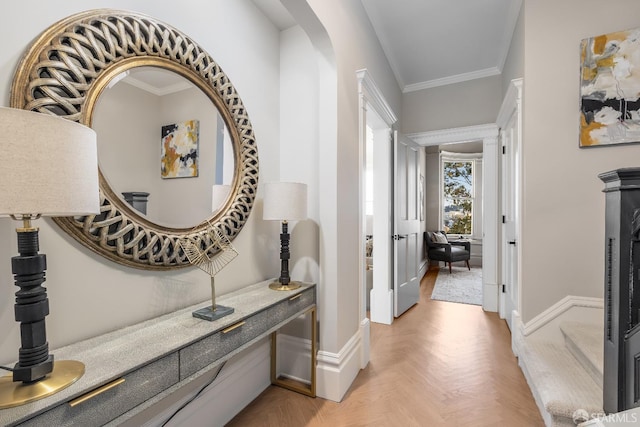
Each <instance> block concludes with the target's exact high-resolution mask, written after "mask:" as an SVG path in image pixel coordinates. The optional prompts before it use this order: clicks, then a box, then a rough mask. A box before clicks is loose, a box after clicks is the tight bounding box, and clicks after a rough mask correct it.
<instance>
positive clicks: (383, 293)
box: [356, 68, 398, 368]
mask: <svg viewBox="0 0 640 427" xmlns="http://www.w3.org/2000/svg"><path fill="white" fill-rule="evenodd" d="M356 77H357V80H358V103H359V108H358V112H359V113H358V120H359V132H358V133H359V135H358V151H359V153H358V158H359V160H358V176H359V178H360V179H359V185H358V200H359V202H358V209H359V214H358V229H359V230H360V232H359V233H358V245H359V246H358V247H359V248H360V250H359V255H358V283H359V289H360V292H359V294H360V297H359V301H360V304H359V305H360V310H359V314H358V315H359V319H360V335H361V338H362V342H363V345H362V349H363V351H362V354H361V367H362V368H364V367H365V366H366V365H367V363H368V362H369V347H370V346H369V330H370V324H369V318H368V317H367V308H366V291H367V284H366V275H365V262H366V260H365V239H364V236H365V233H366V231H365V229H366V214H365V212H366V211H365V204H364V199H365V193H364V190H365V182H364V172H365V153H366V142H367V141H366V138H367V113H368V112H373V113H375V114H376V115H377V116H378V117H379V118H380V119H382V121H383V122H384V124H385V126H386V128H384V129H381V130H379V139H381V140H385V141H386V144H385V146H384V147H381V150H378V151H380V153H381V154H382V156H378V157H379V158H378V159H374V163H376V164H382V166H383V167H382V168H381V169H382V170H380V171H378V170H376V175H377V178H376V182H378V180H380V182H382V183H383V184H385V183H386V185H382V186H381V188H378V187H376V196H377V197H376V199H377V200H382V201H386V205H382V206H381V204H380V203H375V202H374V234H379V232H378V233H376V231H375V230H376V228H378V229H380V228H384V225H385V224H382V223H381V222H380V221H382V220H385V221H387V222H388V215H387V209H388V208H389V206H390V205H391V196H392V194H391V191H392V190H391V187H390V184H389V183H390V182H391V138H392V133H391V131H392V128H393V125H394V124H395V123H396V122H397V121H398V118H397V116H396V114H395V113H394V112H393V109H392V108H391V107H390V106H389V104H388V103H387V101H386V99H385V98H384V96H383V95H382V92H381V91H380V89H379V88H378V86H377V85H376V83H375V81H374V80H373V78H372V77H371V75H370V74H369V72H368V71H367V69H366V68H365V69H362V70H358V71H356ZM378 172H379V173H378ZM380 211H381V213H380V214H379V215H376V212H380ZM376 217H378V220H379V221H378V223H376V219H375V218H376ZM387 228H389V230H388V232H387V233H386V234H387V235H388V236H389V241H390V240H391V230H390V223H389V224H387ZM388 246H389V247H388V248H387V247H385V245H383V244H380V243H378V244H377V245H376V248H375V250H374V263H375V262H376V260H378V259H382V260H384V259H386V260H390V259H391V255H392V254H391V245H390V244H389V245H388ZM385 257H386V258H385ZM379 264H380V263H379ZM387 264H389V265H390V262H387ZM384 267H385V266H384V265H379V266H378V267H376V268H374V269H373V274H374V279H373V280H374V289H373V290H372V292H371V295H370V316H371V321H372V322H379V323H385V324H391V322H392V321H393V289H392V283H390V280H389V279H388V277H390V276H391V272H390V271H389V266H387V268H384ZM379 277H382V279H378V280H377V278H379ZM385 277H387V279H386V280H384V278H385ZM376 285H377V286H376Z"/></svg>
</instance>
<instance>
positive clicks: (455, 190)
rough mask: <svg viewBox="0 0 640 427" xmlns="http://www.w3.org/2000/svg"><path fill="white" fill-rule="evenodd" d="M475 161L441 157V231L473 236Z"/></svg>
mask: <svg viewBox="0 0 640 427" xmlns="http://www.w3.org/2000/svg"><path fill="white" fill-rule="evenodd" d="M475 162H476V161H475V160H474V159H470V160H466V159H450V158H447V157H445V156H443V157H442V181H441V182H442V188H441V192H442V193H441V194H442V198H441V200H442V203H441V208H442V214H441V215H442V216H441V218H442V229H443V230H445V231H446V232H447V233H448V234H460V235H465V236H471V235H473V232H474V229H473V222H474V221H473V220H474V218H473V211H474V201H475V200H474V199H475V197H474V195H475V194H474V190H475V188H474V187H475V186H474V179H475V176H474V174H475Z"/></svg>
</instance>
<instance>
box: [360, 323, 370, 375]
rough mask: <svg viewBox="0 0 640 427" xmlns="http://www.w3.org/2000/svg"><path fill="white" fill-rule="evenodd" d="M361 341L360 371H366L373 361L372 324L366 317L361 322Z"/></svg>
mask: <svg viewBox="0 0 640 427" xmlns="http://www.w3.org/2000/svg"><path fill="white" fill-rule="evenodd" d="M360 339H361V341H362V344H361V345H360V369H364V368H366V367H367V365H368V364H369V360H371V322H370V321H369V319H368V318H366V317H365V318H364V319H362V321H361V322H360Z"/></svg>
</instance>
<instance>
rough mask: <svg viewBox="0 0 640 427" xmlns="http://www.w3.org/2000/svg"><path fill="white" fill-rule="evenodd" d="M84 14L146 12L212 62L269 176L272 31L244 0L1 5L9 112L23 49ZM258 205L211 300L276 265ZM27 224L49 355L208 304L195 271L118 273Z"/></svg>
mask: <svg viewBox="0 0 640 427" xmlns="http://www.w3.org/2000/svg"><path fill="white" fill-rule="evenodd" d="M92 8H119V9H127V10H135V11H138V12H142V13H146V14H148V15H151V16H153V17H155V18H157V19H159V20H162V21H165V22H167V23H170V24H171V25H172V26H174V27H176V28H178V29H180V30H182V31H184V32H185V33H187V34H188V35H189V36H191V37H193V39H194V40H195V41H196V42H197V43H199V44H200V45H201V46H202V47H203V48H204V49H205V50H207V51H208V52H209V53H210V54H211V56H212V57H213V58H214V59H215V60H216V61H217V62H218V63H219V64H220V66H221V67H222V68H223V69H224V71H225V72H226V73H227V74H228V76H229V77H230V79H231V81H232V83H233V84H234V86H235V88H236V89H237V91H238V93H239V94H240V96H241V97H242V100H243V102H244V104H245V106H246V108H247V111H248V112H249V116H250V118H251V121H252V124H253V127H254V131H255V135H256V140H257V143H258V152H259V156H260V180H261V182H265V181H269V180H276V179H277V178H278V175H279V169H278V167H279V160H278V157H279V151H278V138H279V129H278V123H279V114H278V109H279V77H280V76H279V49H280V47H279V31H278V30H277V29H276V28H275V27H274V26H273V24H272V23H271V22H270V21H268V20H267V19H266V18H265V17H264V15H262V13H261V12H259V11H258V9H257V8H256V7H255V6H254V5H253V3H251V2H250V1H248V0H236V1H224V0H214V1H210V2H206V3H203V2H201V1H197V0H184V1H182V2H181V3H180V7H176V6H175V4H173V3H163V2H147V1H144V0H110V1H106V0H51V1H47V2H40V3H39V4H38V11H37V13H35V12H34V10H33V4H30V3H25V2H11V3H7V4H5V5H4V6H3V17H4V20H3V22H4V24H3V31H4V32H5V34H11V37H4V38H2V39H1V40H0V99H1V100H2V104H3V105H6V106H8V105H9V93H10V86H11V81H12V78H13V73H14V69H15V67H16V65H17V63H18V61H19V59H20V57H21V56H22V53H23V51H24V50H25V49H26V48H27V46H28V45H29V43H30V42H31V41H32V40H33V39H34V38H35V37H36V36H37V35H38V34H40V32H41V31H43V30H44V29H45V28H47V27H48V26H49V25H51V24H52V23H53V22H55V21H57V20H59V19H62V18H64V17H66V16H68V15H71V14H73V13H76V12H79V11H84V10H87V9H92ZM25 17H28V19H26V18H25ZM229 34H233V35H234V36H233V37H229ZM239 52H240V54H239ZM256 70H259V72H256ZM2 184H3V185H6V184H5V183H2ZM260 199H261V187H260V188H259V192H258V200H257V203H256V206H255V207H254V211H253V213H252V214H251V216H250V218H249V221H248V223H247V224H246V225H245V228H244V229H243V230H242V232H241V233H240V234H239V236H238V237H237V238H236V240H235V241H234V245H235V246H236V248H237V249H238V251H239V253H240V255H239V257H238V258H236V260H234V262H232V263H231V264H230V265H229V266H228V267H227V268H226V269H225V270H223V271H222V272H221V273H220V274H219V275H218V276H217V280H216V284H217V289H218V293H220V294H222V293H226V292H229V291H231V290H234V289H238V288H240V287H243V286H245V285H248V284H251V283H255V282H257V281H260V280H264V279H266V278H268V277H274V276H275V275H276V274H277V271H278V268H279V264H278V263H273V262H272V260H271V259H269V258H268V257H265V256H264V254H265V253H268V252H269V251H270V250H271V249H270V245H271V244H272V242H273V241H277V239H278V236H277V235H275V236H274V235H273V232H272V229H271V228H269V227H266V226H265V225H264V222H263V221H262V220H261V216H262V208H261V200H260ZM37 225H38V226H39V227H40V240H41V246H40V247H41V251H42V252H43V253H46V254H47V261H48V270H47V282H46V286H47V288H48V292H49V297H50V305H51V314H50V315H49V316H48V317H47V332H48V340H49V343H50V346H51V347H52V348H55V347H59V346H62V345H64V344H67V343H70V342H74V341H78V340H80V339H83V338H86V337H90V336H95V335H98V334H100V333H103V332H106V331H109V330H113V329H117V328H120V327H122V326H125V325H128V324H132V323H135V322H138V321H140V320H143V319H146V318H150V317H154V316H157V315H159V314H162V313H165V312H169V311H172V310H175V309H177V308H179V307H183V306H187V305H189V304H193V303H195V302H197V301H202V300H205V299H207V298H208V296H209V286H208V283H209V279H208V277H207V276H206V274H204V273H202V272H201V271H199V270H195V269H191V268H188V269H181V270H177V271H172V272H149V271H143V270H137V269H132V268H128V267H122V266H120V265H117V264H115V263H113V262H111V261H108V260H106V259H104V258H102V257H99V256H97V255H95V254H93V253H91V252H90V251H89V250H87V249H85V248H84V247H83V246H81V245H80V244H79V243H77V242H76V241H75V240H73V239H71V238H70V237H68V236H67V235H66V234H65V233H64V232H62V231H61V230H60V229H59V228H57V226H55V225H54V224H53V223H52V222H51V221H50V220H47V219H45V220H39V221H37ZM16 226H17V224H16V223H15V222H14V221H12V220H10V219H5V218H2V219H0V236H2V237H3V238H2V240H0V241H2V242H3V243H2V244H1V245H0V283H2V291H3V294H4V295H5V296H4V297H2V298H0V320H1V321H2V322H3V323H2V325H3V326H2V328H0V363H10V362H11V361H14V360H16V359H17V349H18V347H19V342H20V339H19V327H18V325H17V324H16V322H15V321H14V320H13V298H11V297H10V295H12V294H13V293H14V292H15V287H14V286H13V280H12V275H11V272H10V261H9V258H10V257H11V256H13V255H14V254H15V253H16V243H15V240H16V239H15V232H14V228H15V227H16ZM356 311H357V309H356Z"/></svg>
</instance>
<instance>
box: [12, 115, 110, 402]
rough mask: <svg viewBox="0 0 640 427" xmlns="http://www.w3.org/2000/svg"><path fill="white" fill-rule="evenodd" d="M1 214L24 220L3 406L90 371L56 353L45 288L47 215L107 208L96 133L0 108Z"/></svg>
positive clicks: (40, 394) (38, 396) (54, 118)
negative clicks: (14, 358) (12, 356)
mask: <svg viewBox="0 0 640 427" xmlns="http://www.w3.org/2000/svg"><path fill="white" fill-rule="evenodd" d="M0 151H1V152H2V159H3V162H2V167H0V216H7V215H8V216H11V218H13V219H15V220H18V221H22V227H19V228H17V229H16V231H17V235H18V253H19V254H20V255H18V256H14V257H13V258H12V259H11V270H12V272H13V274H14V278H15V285H16V286H18V287H19V288H20V289H19V290H18V291H17V292H16V293H15V297H16V299H15V305H14V308H15V319H16V321H17V322H20V341H21V348H20V349H19V351H18V362H17V363H16V364H15V365H14V367H13V368H8V367H3V369H5V370H8V371H11V374H9V375H7V376H5V377H2V378H0V408H9V407H13V406H19V405H22V404H25V403H28V402H31V401H34V400H37V399H41V398H43V397H46V396H49V395H52V394H54V393H56V392H58V391H60V390H62V389H63V388H65V387H68V386H69V385H71V384H73V383H74V382H75V381H76V380H78V379H79V378H80V377H81V376H82V375H83V374H84V365H83V364H82V363H81V362H77V361H73V360H66V361H55V362H54V357H53V355H52V354H49V343H48V342H47V336H46V328H45V316H47V315H48V314H49V300H48V298H47V290H46V288H44V287H42V284H43V283H44V281H45V280H46V279H45V270H46V268H47V263H46V257H45V255H44V254H39V253H38V250H39V241H38V228H37V227H34V226H33V225H32V223H31V221H32V220H35V219H38V218H40V217H41V216H72V215H87V214H97V213H99V212H100V197H99V192H98V156H97V148H96V133H95V132H94V131H93V130H92V129H90V128H88V127H86V126H84V125H81V124H79V123H76V122H73V121H70V120H67V119H63V118H60V117H57V116H54V115H49V114H43V113H36V112H32V111H27V110H20V109H14V108H6V107H0Z"/></svg>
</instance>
